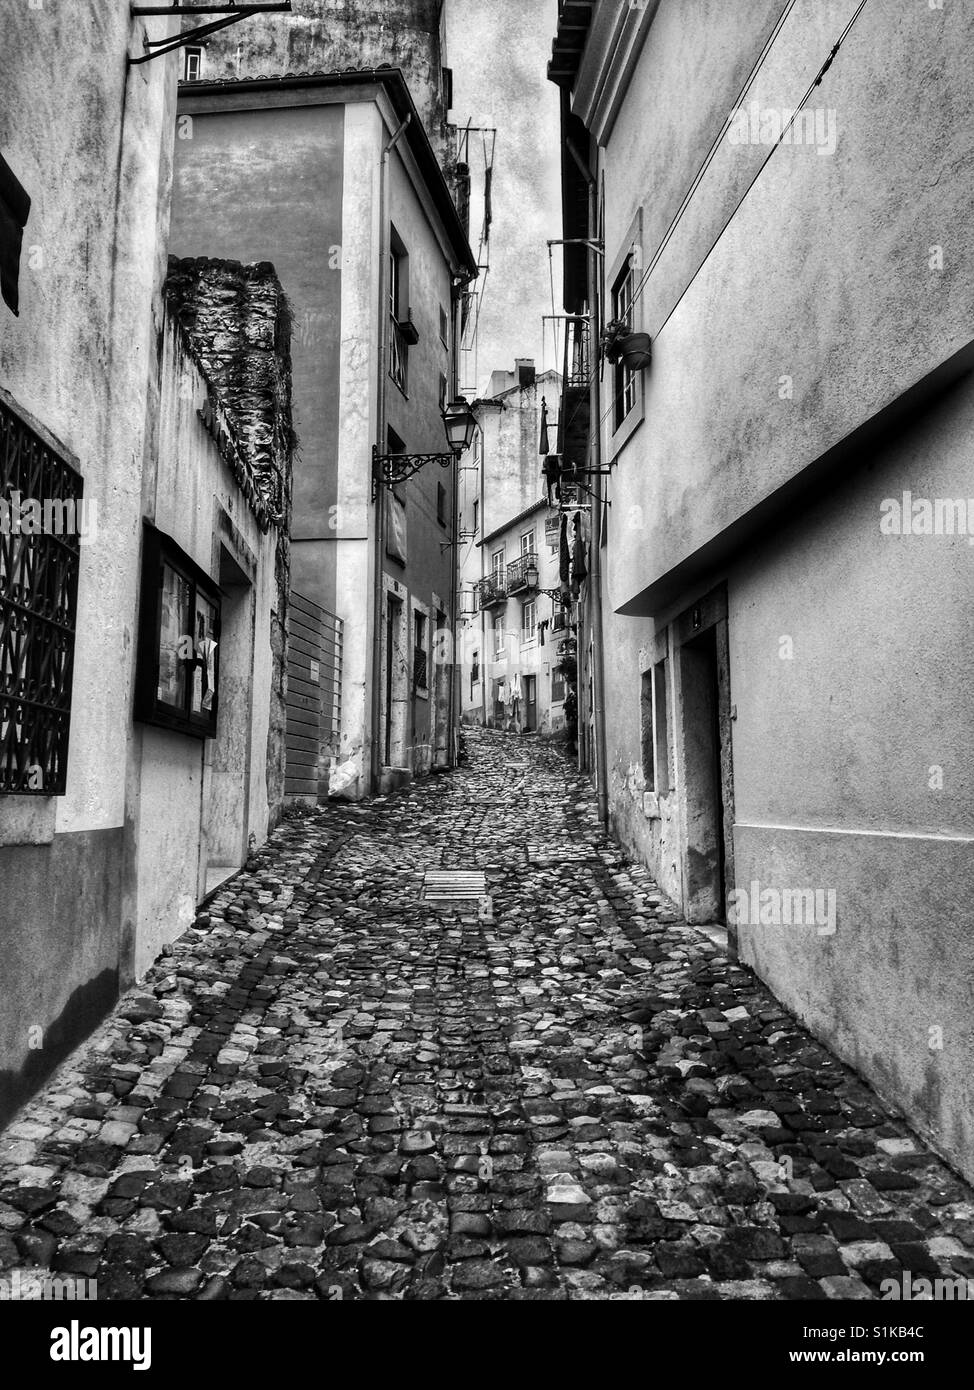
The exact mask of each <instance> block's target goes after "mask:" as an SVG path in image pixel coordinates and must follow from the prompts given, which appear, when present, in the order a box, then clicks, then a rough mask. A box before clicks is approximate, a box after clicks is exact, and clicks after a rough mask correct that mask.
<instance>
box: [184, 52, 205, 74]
mask: <svg viewBox="0 0 974 1390" xmlns="http://www.w3.org/2000/svg"><path fill="white" fill-rule="evenodd" d="M184 52H185V54H186V57H185V60H184V62H183V81H184V82H198V81H199V80H200V78H201V77H202V75H203V50H202V48H186V49H184Z"/></svg>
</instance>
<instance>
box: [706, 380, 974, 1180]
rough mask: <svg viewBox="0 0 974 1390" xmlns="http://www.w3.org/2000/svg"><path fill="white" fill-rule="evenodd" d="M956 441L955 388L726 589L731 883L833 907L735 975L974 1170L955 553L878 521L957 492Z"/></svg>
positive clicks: (762, 939)
mask: <svg viewBox="0 0 974 1390" xmlns="http://www.w3.org/2000/svg"><path fill="white" fill-rule="evenodd" d="M972 429H974V383H972V381H971V378H970V377H968V378H967V379H966V380H965V382H964V383H963V384H962V385H961V386H959V387H957V388H955V389H954V390H953V391H952V392H951V393H950V394H949V395H948V396H946V397H945V398H944V399H943V400H942V401H941V402H940V403H939V404H938V405H936V406H935V407H932V408H931V409H930V411H929V412H927V413H925V414H924V415H923V416H922V417H920V418H918V419H917V420H916V422H915V423H914V425H913V427H912V428H911V429H910V430H909V431H908V432H906V433H904V434H903V435H902V436H901V437H899V438H898V439H896V440H895V441H894V442H892V443H890V444H888V445H887V446H886V447H885V448H883V449H882V450H879V451H877V452H876V453H875V454H873V455H872V456H871V457H870V458H869V459H868V461H866V466H865V468H864V469H863V471H862V472H861V473H859V474H858V475H857V476H856V477H855V478H854V479H851V480H850V481H849V482H848V483H847V484H846V485H845V486H844V487H843V488H841V489H840V490H837V491H836V493H835V495H834V496H832V497H830V498H828V499H827V500H825V501H822V502H820V503H819V504H818V505H816V506H815V507H814V508H813V509H810V510H809V511H808V512H806V513H805V514H804V515H803V516H802V517H801V518H796V520H795V521H794V523H793V524H792V525H791V527H790V528H789V529H788V530H787V531H786V532H785V533H783V534H782V535H781V537H780V542H779V545H778V546H777V547H775V548H774V549H770V548H763V549H762V550H760V551H758V552H756V553H755V554H754V555H753V556H748V557H745V558H742V560H741V562H740V564H739V566H738V567H736V568H735V569H734V570H733V571H732V572H731V575H730V580H729V596H730V634H731V643H732V651H731V660H732V669H731V679H732V691H733V699H734V702H735V703H736V704H737V708H738V720H737V722H736V723H735V725H734V769H735V778H734V781H735V795H736V799H737V826H736V829H735V833H734V841H735V849H736V868H737V882H738V884H739V885H741V886H743V887H747V886H748V885H749V884H750V883H751V881H752V880H757V881H759V882H760V884H761V886H762V888H764V887H773V888H783V887H792V888H802V887H815V888H820V889H822V890H825V891H830V890H834V891H835V893H836V905H837V923H836V930H835V933H834V935H831V936H829V935H824V934H823V935H819V934H818V933H817V932H816V930H815V929H814V928H808V927H792V928H788V927H767V926H765V927H742V928H741V931H740V941H741V954H742V958H743V959H744V960H746V961H747V962H748V963H749V964H753V965H754V967H755V969H756V970H757V971H758V973H759V974H760V975H761V976H762V977H763V978H765V979H766V980H768V981H769V983H771V985H772V986H773V988H774V989H775V991H776V992H777V993H778V994H779V995H780V997H781V998H782V999H784V1001H785V1002H786V1003H787V1004H788V1005H789V1006H790V1007H792V1008H794V1009H795V1011H796V1012H797V1013H798V1014H799V1015H800V1016H801V1017H802V1018H804V1019H806V1020H807V1021H808V1022H809V1023H810V1025H811V1026H812V1027H813V1028H814V1029H815V1030H816V1031H817V1032H819V1033H822V1034H824V1035H825V1036H826V1037H828V1038H829V1040H830V1042H831V1043H832V1045H833V1046H834V1047H835V1048H836V1049H837V1051H838V1052H839V1053H840V1055H842V1056H843V1057H844V1058H846V1059H847V1060H848V1061H850V1062H852V1063H853V1064H854V1065H855V1066H856V1067H857V1068H858V1069H859V1070H861V1071H862V1072H863V1073H864V1074H865V1075H866V1076H867V1077H869V1079H870V1080H871V1081H873V1082H874V1083H875V1085H876V1086H877V1087H878V1089H879V1090H880V1091H881V1092H883V1093H884V1094H885V1095H887V1096H889V1097H891V1098H892V1099H893V1100H894V1101H895V1102H897V1103H899V1104H900V1105H902V1106H903V1108H904V1109H905V1110H906V1112H907V1114H908V1115H909V1116H910V1118H911V1119H912V1120H913V1122H914V1123H916V1124H917V1125H918V1127H919V1128H920V1129H921V1130H922V1131H923V1132H924V1133H927V1134H930V1135H931V1136H933V1137H934V1141H935V1142H936V1143H937V1144H938V1145H939V1146H940V1147H942V1149H943V1151H944V1152H945V1153H946V1154H947V1155H948V1157H950V1158H952V1159H953V1160H954V1161H955V1162H956V1163H958V1164H959V1165H961V1166H962V1167H964V1168H965V1169H966V1171H967V1172H969V1173H970V1172H971V1171H974V1170H972V1162H971V1154H972V1153H974V1125H972V1116H974V1089H972V1080H971V1071H970V1048H971V1042H972V1037H971V1019H972V1016H974V1015H972V991H974V934H972V931H971V909H970V904H971V901H972V900H974V747H972V742H971V736H970V721H969V719H968V717H967V709H968V705H969V691H970V689H971V682H972V679H974V652H972V647H971V624H970V582H969V577H970V569H969V567H970V564H971V546H970V544H969V537H968V536H967V535H954V536H949V535H940V536H938V535H930V536H924V535H920V536H893V535H888V536H884V535H881V534H880V529H879V523H880V515H881V513H880V504H881V502H882V501H883V500H884V499H886V498H898V497H901V496H902V493H903V491H905V490H909V491H911V492H912V493H913V494H914V496H916V497H930V498H935V497H942V498H954V497H966V496H968V495H970V493H971V492H972V488H971V485H970V478H971V470H970V440H971V437H972ZM972 534H974V519H972ZM785 637H787V638H790V639H791V640H792V642H793V644H794V658H793V659H792V660H782V659H781V656H780V651H781V646H780V643H781V640H782V638H785ZM938 769H939V770H940V773H942V783H943V785H942V789H940V786H939V783H940V780H941V776H940V773H938ZM933 1028H942V1029H943V1048H942V1050H940V1049H939V1048H938V1047H937V1046H936V1042H937V1035H936V1034H933V1035H932V1034H931V1033H930V1031H929V1030H930V1029H933ZM931 1043H933V1045H931Z"/></svg>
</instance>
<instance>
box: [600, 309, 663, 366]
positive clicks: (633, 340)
mask: <svg viewBox="0 0 974 1390" xmlns="http://www.w3.org/2000/svg"><path fill="white" fill-rule="evenodd" d="M602 352H603V354H604V356H605V359H606V361H607V362H611V363H612V364H613V365H615V364H616V363H617V362H621V363H622V364H623V366H625V367H628V368H629V370H630V371H631V372H638V371H642V369H643V368H644V367H648V366H649V364H650V362H651V361H652V357H653V351H652V339H651V338H650V336H649V334H648V333H633V332H632V330H631V329H630V327H629V325H628V324H627V323H624V322H623V321H622V320H621V319H610V321H609V323H608V324H607V325H606V326H605V328H604V329H603V330H602Z"/></svg>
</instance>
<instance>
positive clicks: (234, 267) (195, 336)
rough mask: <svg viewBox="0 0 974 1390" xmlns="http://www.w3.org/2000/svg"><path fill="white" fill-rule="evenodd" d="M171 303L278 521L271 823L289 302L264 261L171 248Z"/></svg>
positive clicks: (278, 760) (284, 585) (281, 629)
mask: <svg viewBox="0 0 974 1390" xmlns="http://www.w3.org/2000/svg"><path fill="white" fill-rule="evenodd" d="M165 293H166V299H167V302H168V304H169V306H170V309H171V311H172V313H173V315H174V317H175V318H176V319H177V321H178V322H179V323H180V324H181V325H182V327H183V329H184V330H185V331H186V334H187V337H188V341H189V343H190V347H191V350H192V352H193V353H194V355H195V356H196V358H197V360H198V363H199V366H200V368H201V370H202V371H203V373H204V375H205V376H206V378H207V380H208V381H209V383H210V384H211V386H212V388H213V390H214V392H215V394H216V396H217V399H218V401H219V404H220V406H222V408H223V410H224V411H225V412H226V414H227V416H228V417H229V419H230V422H231V424H232V428H233V434H234V438H235V442H236V444H237V447H238V449H239V451H240V453H241V455H242V456H243V458H244V460H245V462H246V464H247V466H248V467H249V468H250V469H251V470H252V473H253V476H254V479H255V482H256V485H257V488H258V490H259V493H260V498H261V501H262V503H263V505H264V507H265V508H266V511H267V513H268V515H269V518H270V522H271V524H273V525H274V526H275V527H276V529H277V553H276V575H275V577H276V589H277V598H276V603H275V606H274V611H273V613H272V620H271V633H270V640H271V649H272V655H273V663H274V681H273V687H272V694H271V717H270V728H269V734H268V748H267V793H268V800H269V803H270V808H271V812H270V814H271V825H272V826H273V824H274V823H275V822H276V821H277V820H278V819H279V817H280V814H281V810H282V808H283V802H284V773H285V762H286V750H285V733H286V728H287V705H286V700H287V611H288V595H289V592H290V587H291V557H290V531H291V495H292V492H291V487H292V471H293V465H294V456H295V453H296V452H297V438H296V436H295V433H294V426H293V421H292V412H291V327H292V314H291V308H290V305H289V303H288V300H287V296H286V295H285V293H284V289H283V287H282V285H281V282H280V280H279V279H278V278H277V274H276V272H275V270H274V267H273V266H272V265H271V264H270V262H268V261H261V262H258V263H257V264H256V265H241V264H240V263H239V262H236V261H224V260H209V259H207V258H205V257H203V258H198V259H182V260H180V259H179V258H177V257H175V256H171V257H170V259H169V274H168V277H167V279H166V285H165Z"/></svg>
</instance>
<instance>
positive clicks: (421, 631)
mask: <svg viewBox="0 0 974 1390" xmlns="http://www.w3.org/2000/svg"><path fill="white" fill-rule="evenodd" d="M413 619H414V621H415V624H416V636H415V641H414V643H413V685H414V686H415V687H416V689H417V690H426V689H427V688H428V685H429V653H428V652H427V650H426V615H425V613H419V612H416V613H414V614H413Z"/></svg>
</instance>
